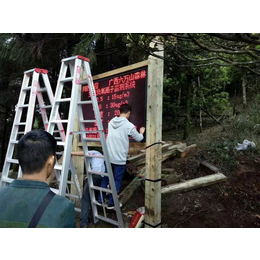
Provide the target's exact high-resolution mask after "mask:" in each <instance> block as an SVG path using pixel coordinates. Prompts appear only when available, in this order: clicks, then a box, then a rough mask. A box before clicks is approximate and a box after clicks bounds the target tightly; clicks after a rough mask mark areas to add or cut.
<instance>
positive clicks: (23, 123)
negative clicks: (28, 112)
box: [15, 122, 26, 125]
mask: <svg viewBox="0 0 260 260" xmlns="http://www.w3.org/2000/svg"><path fill="white" fill-rule="evenodd" d="M15 125H26V122H21V123H17V124H15Z"/></svg>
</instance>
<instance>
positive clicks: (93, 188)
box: [90, 186, 112, 193]
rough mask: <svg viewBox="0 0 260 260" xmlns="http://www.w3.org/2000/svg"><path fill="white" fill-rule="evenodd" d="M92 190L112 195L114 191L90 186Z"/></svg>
mask: <svg viewBox="0 0 260 260" xmlns="http://www.w3.org/2000/svg"><path fill="white" fill-rule="evenodd" d="M90 188H91V189H92V190H99V191H103V192H107V193H112V190H109V189H106V188H101V187H98V186H90Z"/></svg>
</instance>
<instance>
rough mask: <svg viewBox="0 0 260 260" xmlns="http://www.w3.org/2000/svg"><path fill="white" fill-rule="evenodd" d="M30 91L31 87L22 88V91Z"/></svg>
mask: <svg viewBox="0 0 260 260" xmlns="http://www.w3.org/2000/svg"><path fill="white" fill-rule="evenodd" d="M31 89H32V87H31V86H29V87H27V88H23V91H28V90H31Z"/></svg>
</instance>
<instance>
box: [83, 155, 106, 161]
mask: <svg viewBox="0 0 260 260" xmlns="http://www.w3.org/2000/svg"><path fill="white" fill-rule="evenodd" d="M85 156H86V157H88V158H99V159H103V160H105V156H104V155H98V154H86V155H85Z"/></svg>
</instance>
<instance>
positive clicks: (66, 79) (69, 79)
mask: <svg viewBox="0 0 260 260" xmlns="http://www.w3.org/2000/svg"><path fill="white" fill-rule="evenodd" d="M72 80H73V77H68V78H64V79H61V80H60V82H62V83H64V82H69V81H72Z"/></svg>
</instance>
